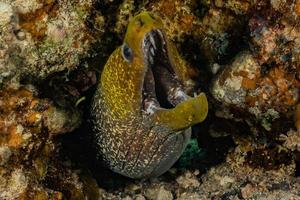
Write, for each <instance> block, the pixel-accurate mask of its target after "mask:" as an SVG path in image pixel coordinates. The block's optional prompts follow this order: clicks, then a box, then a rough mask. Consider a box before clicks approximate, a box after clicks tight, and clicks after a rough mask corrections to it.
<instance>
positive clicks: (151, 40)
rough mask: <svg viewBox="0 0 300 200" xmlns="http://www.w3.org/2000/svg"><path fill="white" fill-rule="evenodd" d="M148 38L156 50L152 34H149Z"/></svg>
mask: <svg viewBox="0 0 300 200" xmlns="http://www.w3.org/2000/svg"><path fill="white" fill-rule="evenodd" d="M149 39H150V42H151V44H152V46H153V47H154V49H155V50H156V49H157V47H156V44H155V40H154V37H153V35H152V34H150V35H149Z"/></svg>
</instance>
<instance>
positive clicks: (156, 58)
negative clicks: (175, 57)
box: [142, 29, 189, 114]
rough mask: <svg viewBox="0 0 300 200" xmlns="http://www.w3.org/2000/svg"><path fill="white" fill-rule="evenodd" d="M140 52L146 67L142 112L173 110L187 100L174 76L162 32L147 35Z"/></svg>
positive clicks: (152, 32) (151, 112)
mask: <svg viewBox="0 0 300 200" xmlns="http://www.w3.org/2000/svg"><path fill="white" fill-rule="evenodd" d="M142 50H143V53H144V61H145V64H146V66H147V71H146V74H145V79H144V85H143V90H142V96H143V101H142V106H143V110H144V111H145V112H146V113H147V114H153V113H154V112H155V111H156V110H158V109H162V108H165V109H168V108H173V107H175V106H176V105H177V104H179V103H181V102H183V101H185V100H187V99H188V98H189V96H188V95H187V94H186V93H185V92H184V85H183V83H182V82H181V81H180V80H179V79H178V77H177V76H176V73H175V70H174V65H173V63H172V60H171V59H170V53H169V52H168V48H167V41H166V39H165V36H164V34H163V32H162V31H161V30H159V29H155V30H152V31H151V32H149V33H147V34H146V36H145V37H144V40H143V43H142Z"/></svg>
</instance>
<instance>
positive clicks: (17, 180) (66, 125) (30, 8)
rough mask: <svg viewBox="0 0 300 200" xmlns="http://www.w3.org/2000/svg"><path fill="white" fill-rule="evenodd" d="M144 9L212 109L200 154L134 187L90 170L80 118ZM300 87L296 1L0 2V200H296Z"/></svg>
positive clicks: (200, 133)
mask: <svg viewBox="0 0 300 200" xmlns="http://www.w3.org/2000/svg"><path fill="white" fill-rule="evenodd" d="M143 10H147V11H152V12H155V13H157V14H159V15H160V16H161V17H162V19H163V23H164V24H165V28H166V31H167V35H168V37H170V39H171V40H172V41H174V42H175V44H176V45H177V47H178V49H179V51H180V53H181V54H182V55H183V56H184V57H185V59H186V60H187V61H188V63H189V64H190V65H192V66H194V67H197V68H198V69H199V71H200V76H199V77H198V79H197V81H198V83H199V91H204V92H205V93H206V94H207V96H208V99H209V103H210V105H209V106H210V109H209V116H208V118H207V120H206V121H205V123H204V124H201V125H199V126H198V125H197V126H195V127H194V128H193V140H194V141H197V142H196V143H195V144H196V147H193V148H200V150H199V149H196V150H194V151H190V152H191V154H192V155H189V156H188V155H185V156H186V157H185V158H182V159H181V160H180V161H179V162H178V163H177V164H175V166H174V167H173V168H172V169H170V170H169V171H168V172H167V173H166V174H165V175H163V176H161V177H159V178H155V179H151V180H142V181H141V180H129V179H126V178H124V177H121V176H119V175H116V174H114V173H112V172H110V171H109V170H107V169H105V168H103V167H102V166H101V165H99V164H95V160H94V158H93V152H92V151H93V150H91V149H90V148H89V146H90V145H89V143H88V142H89V141H88V139H87V138H88V136H87V135H88V133H87V132H88V131H87V130H88V128H87V127H88V123H87V118H88V116H87V113H86V111H87V110H88V108H89V100H90V97H91V96H92V94H93V92H94V85H95V84H96V82H97V77H98V76H99V74H100V73H101V69H102V67H103V65H104V63H105V62H106V59H107V58H108V56H109V55H110V53H111V52H112V51H113V50H114V49H115V48H116V47H117V46H118V45H120V44H121V43H122V39H123V36H124V32H125V30H126V26H127V24H128V21H129V19H130V18H131V17H132V16H134V15H135V14H136V13H138V12H140V11H143ZM299 87H300V1H299V0H267V1H266V0H264V1H262V0H261V1H260V0H257V1H252V0H155V1H137V0H123V1H120V0H88V1H83V0H58V1H55V0H42V1H41V0H1V1H0V199H4V200H13V199H37V200H43V199H137V200H143V199H153V200H156V199H166V200H168V199H201V200H202V199H224V200H225V199H259V200H267V199H270V200H277V199H278V200H279V199H300V103H299ZM198 154H199V155H200V154H201V156H200V157H201V158H199V155H198ZM183 161H184V162H185V163H184V164H182V162H183ZM180 162H181V163H180Z"/></svg>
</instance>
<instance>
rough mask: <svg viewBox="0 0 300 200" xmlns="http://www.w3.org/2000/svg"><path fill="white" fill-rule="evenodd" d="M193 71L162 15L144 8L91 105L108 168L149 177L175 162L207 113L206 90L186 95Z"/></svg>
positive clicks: (105, 72) (113, 57)
mask: <svg viewBox="0 0 300 200" xmlns="http://www.w3.org/2000/svg"><path fill="white" fill-rule="evenodd" d="M194 74H195V71H194V70H193V69H192V68H190V67H187V65H186V62H185V61H184V60H183V59H181V57H180V56H179V53H178V51H177V50H176V48H175V46H174V44H172V43H171V42H170V41H169V40H168V39H167V36H166V34H165V32H164V28H163V24H162V21H161V19H160V18H159V17H158V16H156V15H154V14H152V13H148V12H143V13H140V14H138V15H137V16H135V17H133V18H132V20H131V21H130V22H129V25H128V27H127V31H126V34H125V39H124V42H123V45H122V46H120V47H119V48H117V49H116V50H115V51H114V52H113V53H112V55H111V56H110V57H109V59H108V61H107V63H106V65H105V66H104V69H103V71H102V74H101V78H100V80H99V84H98V87H97V90H96V93H95V96H94V99H93V103H92V109H91V116H92V122H93V131H94V136H95V138H94V140H95V143H96V146H97V152H98V153H99V155H100V156H101V159H102V160H103V161H104V163H105V164H106V165H107V166H108V167H109V168H110V169H112V170H113V171H115V172H117V173H119V174H122V175H124V176H127V177H130V178H136V179H137V178H150V177H156V176H159V175H161V174H163V173H164V172H166V171H167V170H168V169H169V168H170V167H171V166H172V165H173V164H174V163H175V162H176V160H177V159H178V158H179V156H180V155H181V154H182V152H183V150H184V149H185V146H186V144H187V142H188V140H189V139H190V136H191V128H190V127H191V126H193V125H194V124H197V123H199V122H202V121H203V120H204V119H205V117H206V115H207V112H208V103H207V99H206V96H205V94H204V93H201V94H200V95H198V96H196V97H193V98H192V97H190V96H188V94H187V91H191V88H193V87H194V84H193V81H192V79H191V77H192V76H193V75H194Z"/></svg>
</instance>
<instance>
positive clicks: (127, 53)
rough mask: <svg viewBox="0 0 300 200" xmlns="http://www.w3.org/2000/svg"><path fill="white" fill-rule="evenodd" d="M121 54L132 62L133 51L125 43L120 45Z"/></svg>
mask: <svg viewBox="0 0 300 200" xmlns="http://www.w3.org/2000/svg"><path fill="white" fill-rule="evenodd" d="M122 55H123V57H124V59H125V60H126V61H127V62H129V63H130V62H132V58H133V52H132V49H131V48H130V47H129V46H128V45H127V44H126V43H125V44H124V45H123V46H122Z"/></svg>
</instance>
